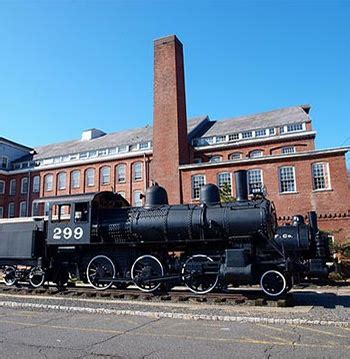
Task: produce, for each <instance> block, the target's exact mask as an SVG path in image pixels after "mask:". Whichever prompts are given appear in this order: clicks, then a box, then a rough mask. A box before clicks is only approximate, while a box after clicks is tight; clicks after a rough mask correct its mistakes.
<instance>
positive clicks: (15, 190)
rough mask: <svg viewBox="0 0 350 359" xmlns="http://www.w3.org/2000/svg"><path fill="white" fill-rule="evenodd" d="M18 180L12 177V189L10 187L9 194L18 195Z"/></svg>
mask: <svg viewBox="0 0 350 359" xmlns="http://www.w3.org/2000/svg"><path fill="white" fill-rule="evenodd" d="M16 187H17V182H16V179H14V178H13V179H12V180H11V181H10V189H9V195H10V196H15V195H16V192H17V188H16Z"/></svg>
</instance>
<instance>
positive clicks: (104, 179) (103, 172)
mask: <svg viewBox="0 0 350 359" xmlns="http://www.w3.org/2000/svg"><path fill="white" fill-rule="evenodd" d="M110 183H111V167H110V166H103V167H101V169H100V184H101V186H108V185H109V184H110Z"/></svg>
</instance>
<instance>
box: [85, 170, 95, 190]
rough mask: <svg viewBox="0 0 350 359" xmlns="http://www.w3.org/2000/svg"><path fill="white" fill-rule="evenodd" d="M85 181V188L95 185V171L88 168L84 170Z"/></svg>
mask: <svg viewBox="0 0 350 359" xmlns="http://www.w3.org/2000/svg"><path fill="white" fill-rule="evenodd" d="M85 180H86V186H87V187H92V186H94V185H95V170H94V169H93V168H89V169H87V170H86V172H85Z"/></svg>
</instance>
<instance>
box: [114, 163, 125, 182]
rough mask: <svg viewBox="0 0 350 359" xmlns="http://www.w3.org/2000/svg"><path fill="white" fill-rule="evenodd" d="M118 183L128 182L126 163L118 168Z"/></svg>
mask: <svg viewBox="0 0 350 359" xmlns="http://www.w3.org/2000/svg"><path fill="white" fill-rule="evenodd" d="M116 178H117V183H124V182H125V181H126V165H125V164H124V163H122V164H120V165H118V166H117V167H116Z"/></svg>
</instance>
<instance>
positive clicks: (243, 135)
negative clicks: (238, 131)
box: [242, 131, 253, 138]
mask: <svg viewBox="0 0 350 359" xmlns="http://www.w3.org/2000/svg"><path fill="white" fill-rule="evenodd" d="M252 137H253V132H252V131H246V132H242V138H252Z"/></svg>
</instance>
